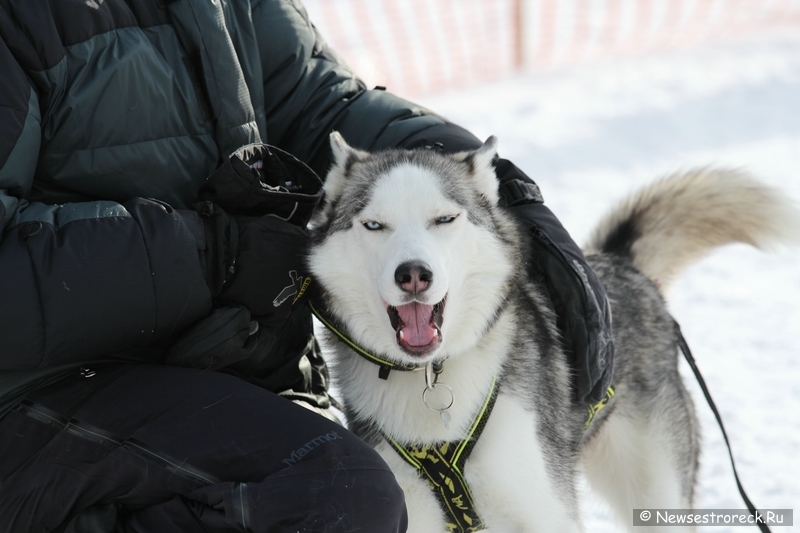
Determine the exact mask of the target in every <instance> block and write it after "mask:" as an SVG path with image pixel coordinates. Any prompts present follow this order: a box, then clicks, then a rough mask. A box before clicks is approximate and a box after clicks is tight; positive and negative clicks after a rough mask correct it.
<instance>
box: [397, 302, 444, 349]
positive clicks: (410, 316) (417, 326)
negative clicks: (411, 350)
mask: <svg viewBox="0 0 800 533" xmlns="http://www.w3.org/2000/svg"><path fill="white" fill-rule="evenodd" d="M397 314H399V315H400V320H402V321H403V324H404V326H403V329H402V332H403V341H404V342H405V343H406V344H408V345H409V346H427V345H429V344H430V343H432V342H433V341H434V339H436V338H437V337H438V335H439V333H438V332H437V331H436V328H434V327H433V326H431V322H433V320H432V318H433V306H432V305H425V304H421V303H418V302H413V303H410V304H405V305H400V306H398V307H397Z"/></svg>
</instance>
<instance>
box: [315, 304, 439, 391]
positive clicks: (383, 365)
mask: <svg viewBox="0 0 800 533" xmlns="http://www.w3.org/2000/svg"><path fill="white" fill-rule="evenodd" d="M308 305H309V307H310V308H311V312H312V313H314V316H315V317H317V319H319V321H320V322H322V323H323V324H324V325H325V327H326V328H328V329H329V330H330V331H331V332H332V333H333V334H334V335H336V336H337V337H339V338H340V339H341V340H342V342H344V343H345V344H347V345H348V346H349V347H350V348H352V349H353V351H354V352H356V353H357V354H358V355H360V356H361V357H363V358H364V359H366V360H367V361H369V362H371V363H374V364H376V365H378V367H379V369H378V377H379V378H380V379H388V378H389V372H391V371H392V370H400V371H403V372H414V371H417V370H424V369H425V365H416V364H413V363H405V364H404V363H395V362H394V361H389V360H387V359H384V358H382V357H379V356H377V355H375V354H373V353H370V352H368V351H367V350H365V349H364V348H362V347H361V346H359V345H358V344H356V343H355V342H354V341H353V340H352V339H350V337H348V336H347V335H345V334H344V332H342V330H341V329H339V328H338V327H337V326H336V324H334V322H333V320H331V319H329V318H327V317H326V316H325V315H324V313H322V312H321V311H320V309H319V307H318V306H317V305H315V304H314V302H313V301H311V300H309V302H308ZM442 365H443V363H441V362H435V363H433V371H434V372H435V373H436V374H441V372H442Z"/></svg>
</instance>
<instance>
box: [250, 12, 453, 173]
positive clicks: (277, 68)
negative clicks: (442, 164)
mask: <svg viewBox="0 0 800 533" xmlns="http://www.w3.org/2000/svg"><path fill="white" fill-rule="evenodd" d="M253 24H254V26H255V28H256V35H257V38H258V46H259V54H260V60H261V69H262V72H263V79H264V95H265V114H266V123H267V129H268V135H267V136H268V139H269V142H270V143H271V144H275V145H277V146H279V147H281V148H283V149H284V150H286V151H287V152H289V153H291V154H294V155H295V156H296V157H298V158H299V159H301V160H303V161H305V162H307V163H308V164H309V165H310V166H311V167H312V168H313V169H314V170H315V171H316V172H317V173H318V174H320V175H321V176H324V175H325V174H326V172H327V171H328V168H329V165H330V148H329V141H328V135H329V134H330V132H331V131H332V130H337V131H339V132H341V133H342V135H343V136H344V137H345V139H346V140H347V142H348V143H349V144H351V145H352V146H355V147H357V148H362V149H366V150H377V149H381V148H390V147H392V148H393V147H396V146H399V145H400V143H401V141H403V139H405V138H406V137H408V136H410V135H412V134H414V133H416V132H419V131H421V130H424V129H426V128H429V127H431V126H434V125H438V124H443V123H445V120H444V119H443V118H442V117H439V116H437V115H435V114H434V113H433V112H431V111H430V110H428V109H425V108H423V107H421V106H418V105H416V104H413V103H411V102H409V101H407V100H404V99H402V98H399V97H397V96H395V95H393V94H391V93H389V92H387V91H385V90H382V89H372V90H368V89H367V88H366V87H365V85H364V83H363V82H362V81H361V80H360V79H358V77H357V76H356V75H355V74H354V73H353V71H352V70H351V69H350V68H349V67H348V66H347V65H346V64H345V63H344V61H342V60H341V58H340V57H338V56H337V54H336V53H335V52H334V51H333V50H332V49H331V48H330V47H329V46H328V45H327V43H326V42H325V41H324V39H323V38H322V37H321V36H320V34H319V33H318V32H317V30H316V28H315V27H314V26H313V25H312V24H311V22H310V21H309V19H308V15H307V13H306V11H305V9H304V8H303V7H302V5H301V4H300V2H297V1H287V0H261V1H258V0H253Z"/></svg>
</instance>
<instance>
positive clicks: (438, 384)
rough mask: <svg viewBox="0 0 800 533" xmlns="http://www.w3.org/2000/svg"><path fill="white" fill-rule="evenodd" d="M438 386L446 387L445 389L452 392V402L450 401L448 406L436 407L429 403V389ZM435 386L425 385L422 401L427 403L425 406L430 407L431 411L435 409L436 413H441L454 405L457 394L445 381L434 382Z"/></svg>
mask: <svg viewBox="0 0 800 533" xmlns="http://www.w3.org/2000/svg"><path fill="white" fill-rule="evenodd" d="M436 386H440V387H444V388H445V389H447V392H449V393H450V403H448V404H447V406H446V407H440V408H436V407H432V406H431V405H430V404H429V403H428V396H427V394H428V391H429V390H433V387H436ZM433 387H425V390H423V391H422V402H423V403H424V404H425V407H427V408H428V409H430V410H431V411H434V412H436V413H441V412H444V411H447V410H448V409H450V408H451V407H453V402H454V401H455V395H454V394H453V389H452V388H450V385H447V384H445V383H434V384H433Z"/></svg>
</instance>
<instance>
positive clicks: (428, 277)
mask: <svg viewBox="0 0 800 533" xmlns="http://www.w3.org/2000/svg"><path fill="white" fill-rule="evenodd" d="M394 281H395V283H397V286H398V287H400V288H401V289H402V290H403V291H405V292H408V293H411V294H418V293H420V292H423V291H425V290H426V289H427V288H428V286H429V285H430V284H431V282H433V271H431V267H430V266H429V265H428V264H427V263H423V262H422V261H406V262H405V263H403V264H402V265H400V266H399V267H397V270H395V271H394Z"/></svg>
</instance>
